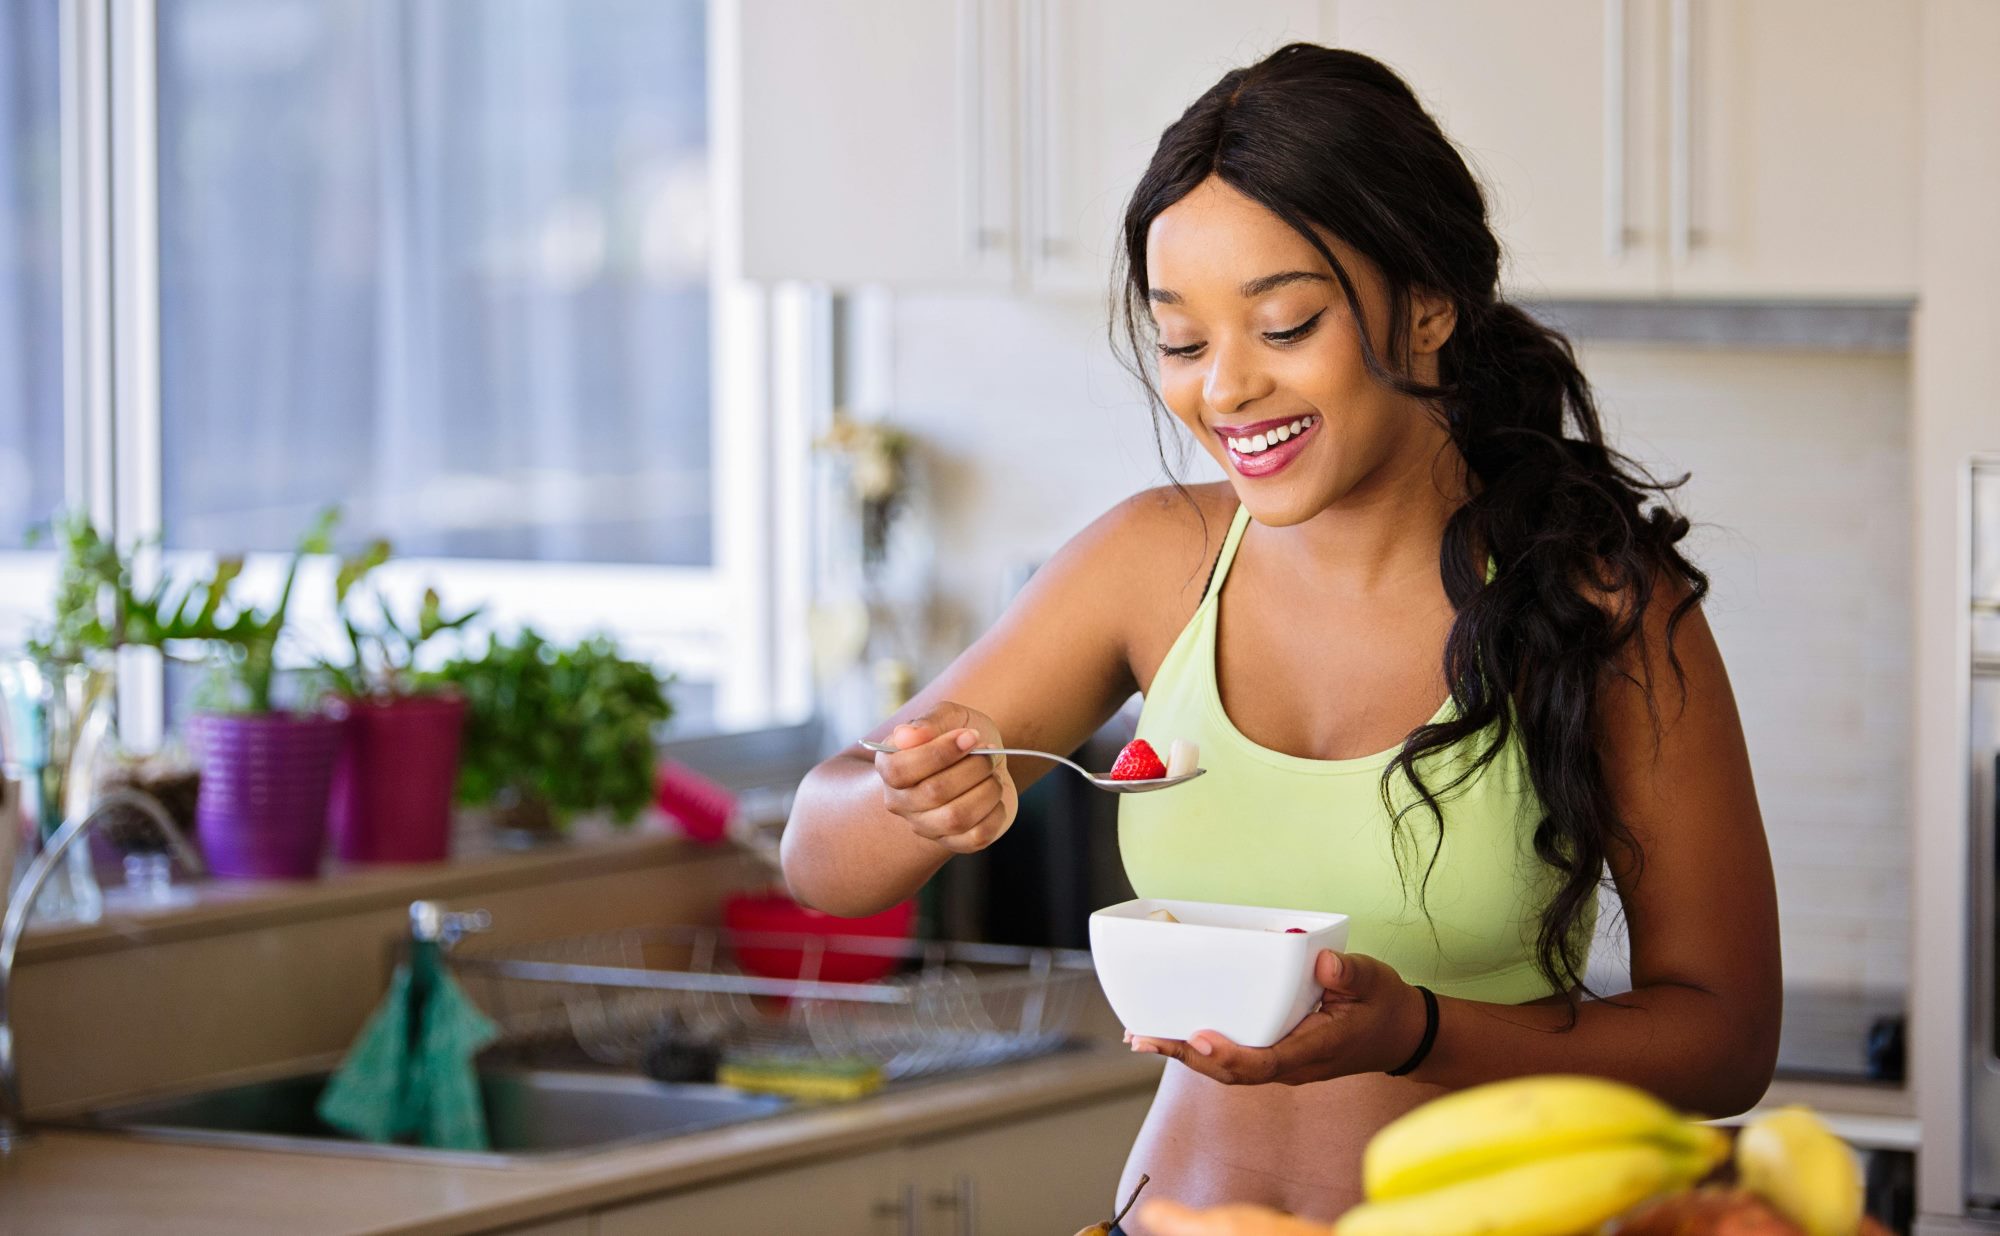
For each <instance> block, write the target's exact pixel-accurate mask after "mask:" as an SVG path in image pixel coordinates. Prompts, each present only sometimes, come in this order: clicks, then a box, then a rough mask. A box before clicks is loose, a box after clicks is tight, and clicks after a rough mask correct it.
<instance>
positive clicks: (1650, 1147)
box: [1334, 1076, 1729, 1236]
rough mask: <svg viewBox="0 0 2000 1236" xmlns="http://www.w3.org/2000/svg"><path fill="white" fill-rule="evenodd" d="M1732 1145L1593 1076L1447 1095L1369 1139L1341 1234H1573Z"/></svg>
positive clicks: (1691, 1174) (1524, 1081)
mask: <svg viewBox="0 0 2000 1236" xmlns="http://www.w3.org/2000/svg"><path fill="white" fill-rule="evenodd" d="M1728 1154H1729V1139H1728V1138H1727V1137H1726V1136H1725V1135H1724V1134H1722V1133H1721V1132H1719V1131H1718V1130H1715V1129H1712V1128H1708V1127H1707V1126H1705V1125H1699V1124H1694V1123H1691V1122H1689V1121H1686V1120H1683V1119H1682V1118H1681V1117H1680V1116H1679V1115H1678V1114H1676V1113H1675V1112H1674V1111H1673V1109H1671V1108H1669V1107H1667V1106H1666V1105H1665V1104H1663V1103H1661V1102H1659V1101H1658V1100H1656V1099H1654V1098H1653V1097H1652V1096H1650V1095H1648V1094H1646V1093H1645V1092H1643V1091H1641V1090H1637V1089H1634V1088H1633V1087H1631V1086H1626V1085H1621V1084H1620V1083H1618V1082H1613V1081H1607V1080H1604V1079H1602V1078H1595V1077H1566V1076H1549V1077H1527V1078H1520V1079H1518V1080H1514V1081H1504V1082H1495V1083H1493V1084H1491V1085H1486V1086H1476V1087H1473V1088H1472V1089H1469V1090H1462V1091H1459V1092H1458V1093H1456V1094H1451V1095H1447V1096H1445V1097H1444V1098H1441V1099H1438V1100H1436V1101H1434V1102H1431V1103H1427V1104H1425V1105H1424V1106H1423V1107H1420V1108H1417V1109H1416V1110H1415V1111H1413V1112H1410V1113H1409V1114H1408V1115H1406V1116H1404V1117H1402V1118H1401V1119H1399V1120H1397V1121H1395V1122H1394V1123H1392V1124H1390V1125H1388V1126H1387V1127H1386V1128H1384V1129H1383V1130H1382V1131H1381V1132H1379V1133H1377V1134H1376V1135H1375V1137H1374V1139H1373V1140H1372V1141H1370V1142H1369V1143H1368V1149H1367V1151H1366V1152H1365V1153H1364V1155H1363V1157H1362V1164H1361V1172H1362V1185H1363V1188H1364V1190H1365V1192H1366V1194H1367V1198H1368V1200H1367V1201H1366V1202H1364V1203H1362V1204H1361V1205H1360V1206H1357V1207H1355V1208H1354V1209H1353V1210H1350V1211H1348V1212H1347V1214H1345V1215H1344V1216H1342V1217H1341V1220H1340V1222H1339V1224H1338V1225H1337V1226H1336V1227H1335V1229H1334V1231H1335V1233H1336V1236H1573V1234H1574V1233H1578V1232H1589V1231H1592V1230H1594V1229H1596V1228H1597V1226H1598V1225H1599V1224H1601V1223H1603V1222H1604V1221H1605V1220H1607V1219H1610V1218H1612V1217H1613V1216H1615V1215H1619V1214H1622V1213H1624V1212H1625V1211H1627V1210H1630V1209H1631V1208H1632V1207H1634V1206H1637V1205H1638V1204H1640V1203H1642V1202H1645V1201H1647V1200H1648V1199H1650V1198H1653V1197H1658V1196H1661V1195H1663V1194H1667V1193H1671V1192H1674V1191H1676V1190H1679V1189H1683V1188H1685V1187H1687V1186H1688V1185H1690V1184H1692V1183H1694V1182H1695V1181H1697V1180H1699V1179H1701V1178H1702V1177H1703V1176H1706V1175H1707V1174H1708V1173H1709V1171H1710V1170H1711V1169H1713V1168H1714V1167H1715V1166H1716V1165H1717V1164H1718V1163H1720V1162H1722V1160H1723V1159H1725V1158H1726V1157H1728Z"/></svg>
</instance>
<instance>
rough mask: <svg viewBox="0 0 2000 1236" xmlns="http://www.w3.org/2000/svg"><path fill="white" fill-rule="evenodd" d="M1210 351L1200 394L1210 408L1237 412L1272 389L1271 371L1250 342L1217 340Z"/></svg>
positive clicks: (1217, 410) (1211, 409)
mask: <svg viewBox="0 0 2000 1236" xmlns="http://www.w3.org/2000/svg"><path fill="white" fill-rule="evenodd" d="M1208 355H1209V362H1208V373H1207V374H1206V375H1204V376H1203V378H1202V383H1201V397H1202V400H1203V402H1205V403H1207V404H1208V406H1209V410H1210V411H1212V412H1217V413H1229V412H1234V411H1235V410H1236V409H1238V408H1240V407H1242V406H1243V405H1244V404H1246V403H1249V402H1250V401H1251V400H1253V399H1256V398H1259V397H1260V396H1263V395H1267V394H1269V393H1270V391H1271V379H1270V375H1268V374H1266V373H1265V372H1264V370H1263V368H1262V366H1260V365H1259V364H1258V363H1257V360H1256V357H1255V356H1254V355H1253V354H1252V352H1251V348H1250V345H1248V344H1243V343H1236V344H1225V343H1221V342H1217V343H1213V344H1211V345H1210V346H1209V352H1208Z"/></svg>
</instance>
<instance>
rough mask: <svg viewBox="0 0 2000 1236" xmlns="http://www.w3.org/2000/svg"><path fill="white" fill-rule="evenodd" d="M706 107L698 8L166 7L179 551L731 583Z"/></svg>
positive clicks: (319, 0)
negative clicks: (389, 552) (331, 522)
mask: <svg viewBox="0 0 2000 1236" xmlns="http://www.w3.org/2000/svg"><path fill="white" fill-rule="evenodd" d="M706 89H707V86H706V65H705V30H704V6H703V4H702V3H701V2H700V0H563V2H562V3H555V2H553V0H427V2H425V3H407V2H403V0H160V143H161V147H160V149H161V159H160V198H161V205H160V213H161V255H162V257H161V271H162V331H161V333H162V340H161V342H162V348H161V351H162V382H163V390H162V441H163V451H164V464H165V469H164V472H165V475H164V478H163V479H164V497H165V524H166V532H167V536H168V540H169V544H170V545H174V546H181V547H188V548H201V549H224V548H230V549H234V548H264V549H276V548H282V547H284V546H285V545H286V544H288V543H289V542H290V540H291V539H292V538H293V537H295V536H296V534H297V533H298V531H299V530H300V528H302V527H303V526H304V524H305V523H306V521H307V520H308V519H309V518H310V516H311V514H312V512H313V511H315V510H316V509H317V508H319V507H320V506H322V505H325V504H328V503H332V502H338V503H341V504H343V505H344V506H345V507H346V508H347V510H348V511H349V516H350V518H349V524H350V526H351V527H352V528H354V529H355V530H356V531H367V532H371V533H372V532H380V533H383V534H386V535H388V536H390V537H392V538H393V539H394V540H395V541H396V542H397V545H398V549H399V551H401V552H405V553H408V554H414V555H422V556H429V557H443V558H487V559H525V560H543V561H573V562H598V563H648V564H667V565H678V566H702V565H706V564H708V563H710V561H711V557H710V539H711V537H710V534H711V514H710V511H711V492H712V486H711V481H710V476H709V454H710V452H709V423H710V415H711V411H710V409H711V399H710V375H709V356H710V348H709V329H710V326H709V320H708V318H709V289H708V284H707V280H708V252H707V222H708V221H707V219H706V216H705V211H706V204H707V187H706V140H707V139H706V134H707V113H706ZM0 346H4V345H0ZM0 355H4V353H0ZM0 373H4V370H0ZM0 380H5V379H4V378H0Z"/></svg>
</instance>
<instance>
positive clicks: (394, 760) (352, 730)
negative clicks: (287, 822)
mask: <svg viewBox="0 0 2000 1236" xmlns="http://www.w3.org/2000/svg"><path fill="white" fill-rule="evenodd" d="M341 708H342V710H343V711H344V712H345V715H346V717H347V726H348V728H347V745H346V746H345V747H343V748H342V750H341V755H340V764H339V767H338V769H337V771H336V772H335V774H334V779H333V805H332V809H331V813H330V824H331V828H332V831H333V853H334V856H335V857H336V858H338V859H340V861H342V862H344V863H435V862H442V861H443V860H444V858H445V856H446V855H447V854H448V853H449V852H450V850H451V801H452V791H453V789H454V788H455V787H456V785H457V783H458V746H459V738H460V736H461V735H462V734H463V733H464V731H465V697H463V696H460V695H419V696H409V697H405V698H401V699H389V700H343V701H341Z"/></svg>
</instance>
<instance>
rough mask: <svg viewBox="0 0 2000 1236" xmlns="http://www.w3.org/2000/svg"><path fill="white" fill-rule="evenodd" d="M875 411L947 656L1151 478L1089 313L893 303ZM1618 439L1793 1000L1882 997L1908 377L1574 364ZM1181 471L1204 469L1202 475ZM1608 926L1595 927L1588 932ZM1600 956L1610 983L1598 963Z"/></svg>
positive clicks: (1891, 935) (1905, 876)
mask: <svg viewBox="0 0 2000 1236" xmlns="http://www.w3.org/2000/svg"><path fill="white" fill-rule="evenodd" d="M891 320H892V321H893V323H894V336H893V339H892V340H890V341H888V346H889V347H890V348H891V349H892V351H893V363H892V365H891V372H892V374H893V382H892V387H893V389H892V391H891V392H890V395H891V398H892V403H893V408H894V412H893V415H894V416H895V418H896V419H898V420H899V421H900V422H902V423H903V424H905V425H906V426H908V427H910V428H912V429H914V430H915V431H916V432H917V433H918V434H919V435H920V436H921V437H922V439H923V441H924V443H925V447H926V450H927V452H928V453H929V454H930V456H931V458H932V459H933V460H934V461H935V467H934V471H933V482H934V484H933V494H932V498H931V502H932V507H933V509H932V511H931V516H932V518H933V519H934V520H935V525H934V526H935V529H936V533H935V542H936V544H937V545H938V546H939V549H940V553H939V561H938V566H937V572H938V578H939V580H940V587H941V588H942V589H943V590H944V592H945V594H946V597H947V600H948V602H949V604H948V605H947V606H946V607H945V612H947V613H954V614H956V615H957V624H956V625H955V626H953V627H950V628H948V629H946V630H945V631H944V632H943V633H942V635H941V642H942V644H943V646H944V648H945V649H947V650H949V649H955V648H957V647H960V646H962V645H963V643H964V641H965V640H966V639H967V638H969V636H970V635H971V634H972V633H975V632H976V631H977V630H978V629H980V628H981V627H983V625H984V624H985V623H987V622H989V621H991V619H992V617H993V615H994V613H995V612H996V610H997V607H998V604H999V597H1000V596H1001V593H1002V581H1003V578H1004V576H1005V575H1006V574H1007V573H1008V571H1009V570H1010V569H1016V568H1018V567H1019V566H1021V565H1025V564H1029V563H1032V562H1034V561H1036V560H1038V559H1040V558H1042V557H1044V556H1046V555H1047V554H1048V553H1049V552H1050V551H1052V550H1053V549H1054V548H1056V547H1057V546H1059V545H1060V544H1061V543H1062V541H1063V540H1064V539H1066V538H1067V537H1068V536H1069V535H1071V534H1072V533H1074V532H1075V531H1076V530H1077V529H1079V528H1081V527H1082V526H1083V525H1084V524H1085V523H1087V522H1088V521H1089V520H1090V519H1092V518H1093V517H1095V516H1096V515H1098V514H1099V513H1101V512H1102V511H1103V510H1104V509H1105V508H1106V507H1108V506H1109V505H1111V504H1112V503H1113V502H1115V501H1117V500H1118V499H1119V498H1120V497H1122V496H1124V495H1125V494H1128V493H1130V492H1132V491H1133V490H1135V489H1138V488H1141V487H1143V486H1146V485H1150V484H1157V483H1159V482H1160V480H1161V474H1160V471H1159V465H1158V462H1157V460H1156V458H1155V456H1154V448H1153V443H1152V435H1151V431H1150V429H1149V428H1148V426H1147V423H1146V416H1145V413H1144V411H1143V410H1142V408H1141V406H1140V404H1139V402H1138V398H1137V395H1136V392H1135V388H1134V387H1133V385H1132V383H1131V381H1130V379H1129V378H1128V377H1127V376H1126V375H1125V373H1124V372H1123V371H1122V370H1119V369H1118V368H1117V367H1116V366H1115V365H1114V364H1113V362H1112V360H1111V359H1110V356H1109V354H1108V352H1107V350H1106V345H1105V341H1104V329H1103V322H1102V320H1101V317H1100V315H1099V314H1098V313H1097V312H1096V311H1095V310H1092V309H1090V308H1088V307H1086V306H1083V305H1081V304H1076V303H1048V302H1033V301H1022V300H1011V299H1000V298H972V297H964V298H961V297H947V296H925V297H905V298H903V299H902V300H900V301H899V302H898V303H897V305H896V307H895V311H894V313H893V315H892V319H891ZM1581 353H1582V357H1583V360H1584V363H1585V367H1586V371H1587V372H1588V373H1589V374H1590V375H1591V377H1592V378H1593V380H1594V381H1595V382H1596V383H1597V386H1598V391H1599V398H1600V400H1601V402H1602V404H1603V407H1604V410H1605V412H1606V416H1607V420H1608V421H1609V423H1610V425H1611V427H1612V430H1613V432H1614V434H1615V436H1616V438H1617V440H1618V441H1620V442H1621V443H1622V444H1623V445H1624V447H1625V448H1626V449H1627V451H1628V452H1629V453H1631V454H1633V455H1635V456H1636V457H1638V458H1639V459H1641V460H1642V461H1645V462H1647V463H1649V464H1654V465H1657V466H1658V469H1659V470H1660V471H1661V472H1663V473H1667V472H1672V473H1678V472H1680V471H1691V472H1692V473H1693V475H1694V479H1693V481H1692V482H1691V483H1690V485H1689V486H1688V488H1687V489H1685V490H1684V491H1683V498H1682V503H1683V506H1684V508H1685V509H1686V510H1687V512H1688V513H1689V514H1690V515H1691V516H1692V517H1693V518H1694V519H1695V520H1696V521H1697V522H1698V524H1699V525H1700V526H1699V528H1698V530H1697V532H1696V534H1695V536H1694V538H1693V544H1694V546H1695V552H1696V553H1697V554H1698V556H1699V560H1700V562H1701V563H1702V564H1703V565H1704V566H1705V567H1706V568H1707V569H1708V570H1709V572H1710V574H1711V575H1712V577H1713V580H1714V596H1713V599H1712V601H1711V603H1710V605H1709V607H1708V610H1709V618H1710V622H1711V625H1712V626H1713V628H1714V630H1715V632H1716V638H1717V640H1718V642H1719V643H1720V645H1721V647H1722V651H1723V655H1724V657H1725V658H1726V660H1727V662H1728V665H1729V667H1730V673H1731V676H1732V679H1733V681H1734V685H1735V689H1736V694H1737V699H1738V703H1739V706H1740V708H1741V711H1742V715H1743V722H1744V727H1745V730H1746V733H1747V735H1748V740H1749V744H1750V751H1751V757H1752V760H1753V763H1754V767H1755V770H1756V775H1757V781H1758V790H1759V797H1760V801H1761V804H1762V807H1763V812H1764V818H1765V822H1766V825H1767V828H1768V830H1769V833H1770V837H1771V845H1772V850H1773V854H1774V859H1775V862H1776V866H1777V872H1778V886H1779V888H1778V891H1779V898H1780V904H1781V908H1782V911H1783V915H1784V919H1783V922H1784V947H1785V969H1786V979H1787V981H1788V983H1791V984H1798V985H1814V986H1826V987H1834V988H1842V989H1860V988H1874V987H1890V988H1900V987H1901V986H1902V985H1903V982H1904V978H1903V976H1904V973H1905V971H1906V968H1907V965H1908V950H1909V932H1908V920H1909V894H1908V884H1909V855H1908V829H1907V808H1908V779H1909V751H1908V721H1909V709H1910V692H1911V688H1910V680H1909V673H1910V669H1909V646H1910V619H1909V612H1910V595H1909V587H1910V585H1909V574H1908V567H1907V563H1908V559H1909V553H1910V531H1909V529H1910V515H1909V505H1910V503H1909V492H1908V490H1909V481H1908V474H1909V469H1908V459H1907V425H1908V416H1909V393H1908V385H1909V362H1908V358H1907V357H1906V356H1902V355H1839V354H1828V353H1813V352H1794V353H1781V352H1750V351H1712V350H1690V349H1683V348H1654V347H1645V346H1635V345H1618V346H1616V347H1611V346H1597V347H1588V346H1587V347H1584V348H1582V349H1581ZM1189 475H1190V476H1191V477H1200V478H1208V477H1212V476H1213V475H1215V474H1214V472H1213V471H1212V470H1211V469H1210V468H1209V465H1207V464H1206V461H1205V460H1204V461H1202V462H1201V463H1200V465H1199V466H1198V467H1196V468H1193V469H1191V470H1190V472H1189ZM1607 921H1608V922H1615V921H1616V920H1615V916H1612V915H1607ZM1604 960H1605V962H1606V964H1607V966H1608V967H1609V968H1610V969H1611V970H1614V971H1615V970H1616V969H1617V968H1618V967H1617V964H1616V962H1617V959H1616V957H1615V955H1613V954H1612V953H1607V954H1606V957H1605V959H1604Z"/></svg>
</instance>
